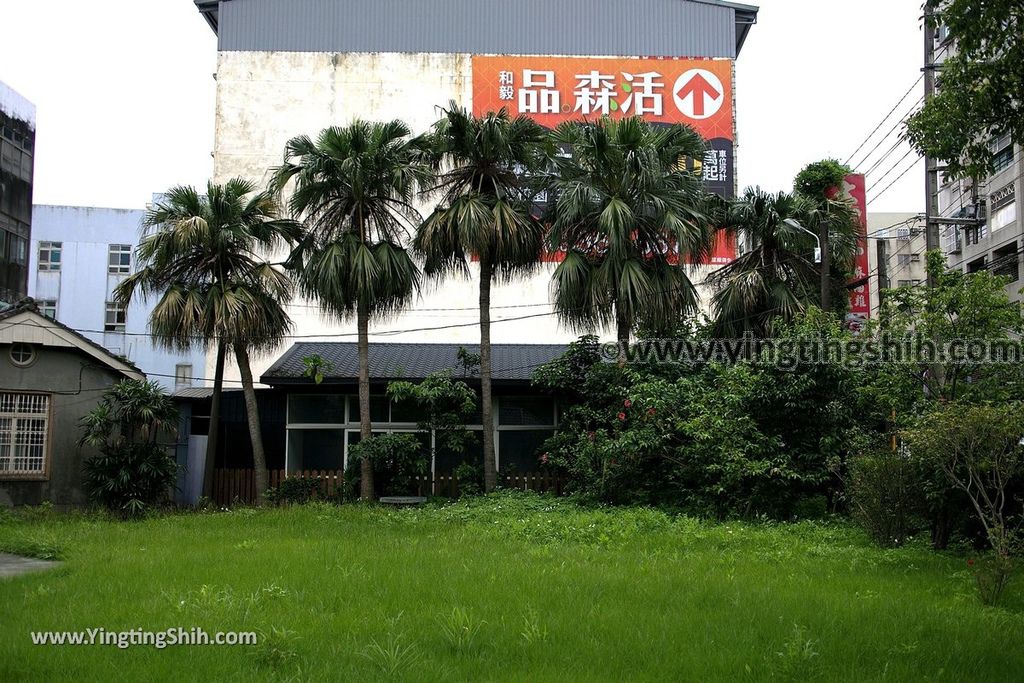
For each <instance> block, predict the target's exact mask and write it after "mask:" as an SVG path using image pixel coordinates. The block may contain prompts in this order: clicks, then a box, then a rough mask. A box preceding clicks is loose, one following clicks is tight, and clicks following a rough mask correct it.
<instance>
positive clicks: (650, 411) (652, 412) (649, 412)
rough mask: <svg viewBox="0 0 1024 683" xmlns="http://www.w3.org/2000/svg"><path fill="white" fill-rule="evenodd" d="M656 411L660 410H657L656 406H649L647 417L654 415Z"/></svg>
mask: <svg viewBox="0 0 1024 683" xmlns="http://www.w3.org/2000/svg"><path fill="white" fill-rule="evenodd" d="M656 412H658V411H657V410H655V409H654V408H648V409H647V417H654V414H655V413H656Z"/></svg>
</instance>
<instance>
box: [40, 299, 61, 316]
mask: <svg viewBox="0 0 1024 683" xmlns="http://www.w3.org/2000/svg"><path fill="white" fill-rule="evenodd" d="M38 305H39V312H40V313H42V314H43V316H44V317H46V318H49V319H50V320H56V319H57V300H56V299H43V300H42V301H40V302H39V303H38Z"/></svg>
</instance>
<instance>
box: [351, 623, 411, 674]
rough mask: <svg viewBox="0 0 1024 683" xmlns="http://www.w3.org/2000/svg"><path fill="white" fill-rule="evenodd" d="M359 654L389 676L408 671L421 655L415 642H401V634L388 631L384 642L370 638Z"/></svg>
mask: <svg viewBox="0 0 1024 683" xmlns="http://www.w3.org/2000/svg"><path fill="white" fill-rule="evenodd" d="M360 654H361V655H362V656H363V657H365V658H366V659H368V660H370V662H371V663H372V664H373V665H374V666H376V667H377V668H378V669H379V670H380V671H381V673H383V674H384V675H385V676H387V677H389V678H392V677H396V676H398V675H399V674H401V673H405V672H408V670H409V669H411V668H412V667H413V666H415V665H416V663H417V662H419V660H420V656H421V655H420V653H419V650H417V648H416V644H415V643H408V644H405V643H403V642H402V634H400V633H399V634H397V635H396V634H395V633H390V632H389V633H388V636H387V638H386V639H385V640H384V642H378V641H377V639H376V638H373V639H371V640H370V644H369V645H367V646H366V648H365V649H364V650H363V651H362V652H361V653H360Z"/></svg>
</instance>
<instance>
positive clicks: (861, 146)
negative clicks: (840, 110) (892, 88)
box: [843, 73, 924, 166]
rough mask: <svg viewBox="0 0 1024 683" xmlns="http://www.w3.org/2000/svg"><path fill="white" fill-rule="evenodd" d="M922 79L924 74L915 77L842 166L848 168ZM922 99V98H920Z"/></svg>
mask: <svg viewBox="0 0 1024 683" xmlns="http://www.w3.org/2000/svg"><path fill="white" fill-rule="evenodd" d="M923 78H924V74H923V73H922V74H921V75H920V76H918V77H917V80H916V81H914V84H913V85H911V86H910V87H909V88H907V92H905V93H904V94H903V97H901V98H900V99H899V101H898V102H896V104H895V105H894V106H893V108H892V109H890V110H889V113H888V114H886V115H885V118H883V119H882V120H881V121H880V122H879V124H878V125H877V126H875V129H874V130H873V131H871V132H870V133H869V134H868V136H867V137H866V138H864V142H862V143H860V145H858V147H857V149H855V150H854V151H853V154H851V155H850V157H849V158H848V159H847V160H846V161H845V162H844V164H843V165H844V166H849V165H850V162H851V161H852V160H853V158H854V157H855V156H857V153H858V152H860V151H861V150H862V149H863V148H864V145H866V144H868V141H870V140H871V138H872V137H874V135H875V133H877V132H878V131H879V129H880V128H881V127H882V126H884V125H885V122H886V121H888V120H889V117H890V116H892V115H893V114H894V113H895V112H896V110H897V109H899V106H900V105H901V104H903V101H904V100H906V99H907V97H908V96H909V95H910V93H912V92H913V91H914V88H916V87H917V84H918V83H920V82H921V80H922V79H923ZM922 99H924V98H922ZM915 106H916V105H915ZM861 163H863V162H861Z"/></svg>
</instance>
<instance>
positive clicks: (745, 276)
mask: <svg viewBox="0 0 1024 683" xmlns="http://www.w3.org/2000/svg"><path fill="white" fill-rule="evenodd" d="M851 212H852V209H851V208H850V207H849V206H848V205H847V204H846V203H844V202H841V201H833V200H827V199H823V200H820V201H819V200H816V199H811V198H808V197H805V196H803V195H792V194H787V193H785V192H779V193H778V194H769V193H767V192H764V191H763V190H761V189H760V188H748V189H747V190H746V192H745V193H744V195H743V197H742V198H740V199H738V200H737V201H735V202H733V203H732V205H731V206H730V207H729V211H728V214H727V218H726V229H727V230H729V231H731V232H734V233H736V234H737V236H738V237H740V238H742V239H745V240H746V242H747V244H748V246H749V250H748V251H746V252H745V253H744V254H743V255H742V256H740V257H739V258H737V259H736V260H735V261H733V262H732V263H730V264H729V265H727V266H725V267H723V268H720V269H719V270H717V271H715V272H714V273H713V274H712V275H711V276H710V277H709V282H710V283H711V285H712V287H713V288H714V289H715V293H714V295H713V297H712V306H713V308H714V326H713V329H714V332H715V334H717V335H719V336H722V337H725V336H737V335H740V334H742V333H743V332H746V331H752V332H754V333H755V334H756V335H762V336H763V335H769V334H770V328H771V325H772V323H773V321H774V320H775V319H781V320H782V321H783V322H786V321H791V320H794V319H795V318H796V317H797V316H798V315H799V314H801V313H803V312H805V311H807V310H808V308H809V307H810V306H813V305H818V304H820V303H821V272H820V270H819V267H818V265H817V264H815V263H814V258H813V254H814V247H815V245H816V244H817V242H816V240H815V237H814V235H813V234H809V232H808V231H810V233H817V231H818V229H819V228H820V227H821V226H822V225H823V224H824V225H825V226H826V229H827V231H828V233H829V243H830V245H831V249H832V254H833V255H834V257H835V258H834V262H835V263H836V265H837V270H836V280H837V281H838V284H837V285H834V287H836V286H837V287H838V288H839V290H840V291H845V277H844V276H843V275H842V273H843V268H842V264H844V263H847V264H848V263H850V262H852V259H853V254H854V250H855V249H856V239H855V232H854V227H853V226H854V222H853V220H852V217H851ZM833 298H834V299H835V300H836V301H841V300H842V297H833Z"/></svg>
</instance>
